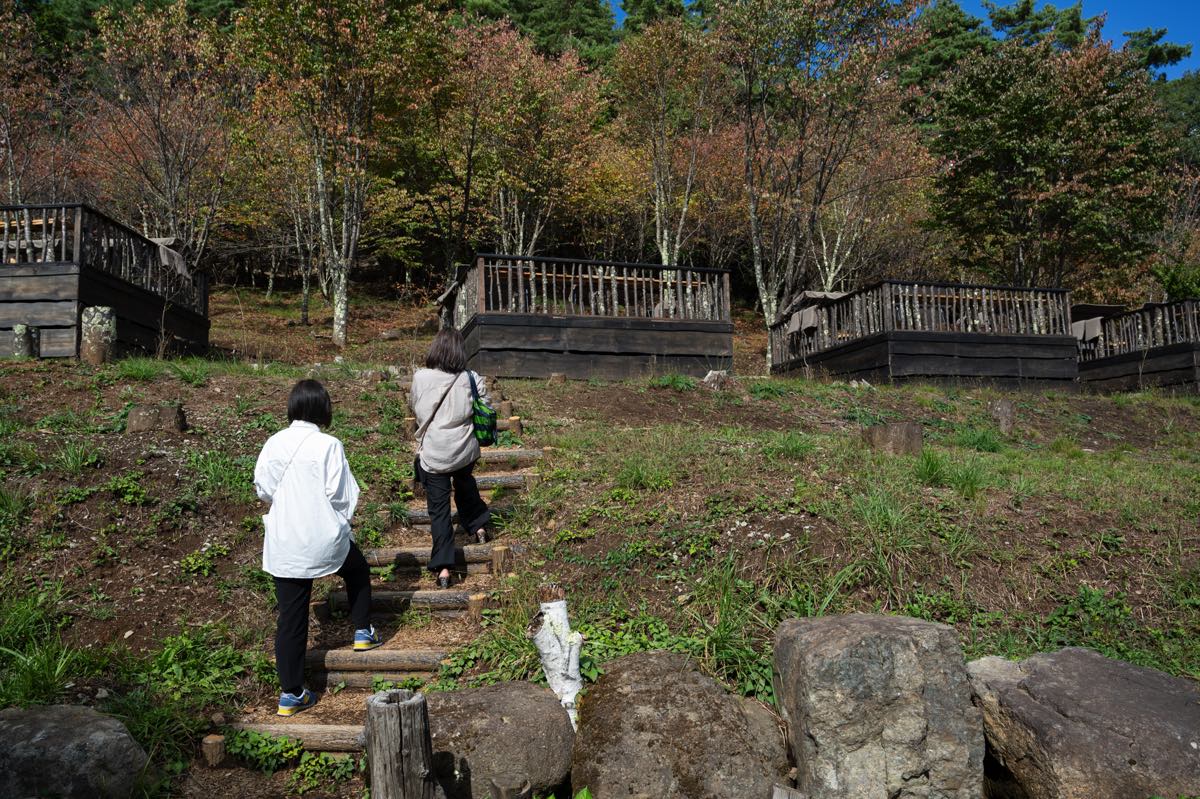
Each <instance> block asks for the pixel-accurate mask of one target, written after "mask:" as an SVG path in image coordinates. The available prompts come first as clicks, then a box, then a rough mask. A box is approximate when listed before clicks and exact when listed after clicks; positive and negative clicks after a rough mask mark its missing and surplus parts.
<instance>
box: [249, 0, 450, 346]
mask: <svg viewBox="0 0 1200 799" xmlns="http://www.w3.org/2000/svg"><path fill="white" fill-rule="evenodd" d="M438 29H439V28H438V25H437V24H436V20H435V19H434V17H433V15H432V14H431V13H430V12H429V11H428V9H427V8H426V7H425V6H424V5H422V4H420V3H393V2H386V0H321V1H320V2H318V1H317V0H298V2H292V3H275V2H270V1H269V0H256V2H253V3H251V4H250V7H249V8H248V10H247V12H246V14H245V15H244V16H243V18H242V20H241V41H242V43H243V46H244V48H245V51H246V53H247V54H248V55H249V56H250V57H251V59H252V60H251V63H252V65H253V66H254V68H256V69H257V70H258V71H259V73H260V74H261V75H262V79H263V82H262V85H261V86H260V90H261V91H264V92H272V93H275V94H276V95H277V96H278V97H279V98H280V100H281V102H283V103H284V104H285V105H286V107H287V108H288V109H289V111H290V113H291V115H292V116H293V118H294V119H295V121H296V123H297V125H298V126H299V129H300V132H301V137H302V140H303V146H304V148H305V155H306V158H307V161H308V169H307V179H308V181H309V182H310V187H311V192H312V197H313V201H314V206H315V209H316V212H317V220H316V221H317V242H318V247H319V258H320V262H321V265H322V269H323V273H324V276H325V279H326V280H327V283H328V286H329V292H330V298H331V301H332V305H333V340H334V342H335V343H337V344H339V345H344V344H345V343H346V341H347V320H348V318H349V280H350V275H351V273H352V271H353V270H354V266H355V264H356V262H357V261H358V258H359V251H358V245H359V240H360V238H361V236H362V233H363V225H364V216H365V211H366V208H367V197H368V193H369V191H370V189H371V187H372V183H373V177H372V172H371V167H372V164H373V159H377V158H379V157H380V155H381V153H380V149H381V146H382V142H383V140H384V137H383V135H382V128H383V127H384V126H385V125H392V124H402V120H403V119H404V117H405V116H406V115H407V114H408V113H409V112H410V110H411V109H412V108H413V107H415V106H416V105H417V104H418V103H419V102H421V101H422V97H423V92H424V91H425V90H426V88H427V75H428V69H429V60H428V58H427V57H426V54H427V53H428V52H429V49H430V46H431V45H430V38H431V37H433V36H435V35H436V32H437V31H438Z"/></svg>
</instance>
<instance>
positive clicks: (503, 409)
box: [499, 400, 513, 419]
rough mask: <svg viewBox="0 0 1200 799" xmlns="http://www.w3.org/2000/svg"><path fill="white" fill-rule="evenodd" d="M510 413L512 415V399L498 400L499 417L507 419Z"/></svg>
mask: <svg viewBox="0 0 1200 799" xmlns="http://www.w3.org/2000/svg"><path fill="white" fill-rule="evenodd" d="M512 415H513V404H512V400H502V401H501V402H500V413H499V416H500V418H501V419H508V418H509V417H511V416H512Z"/></svg>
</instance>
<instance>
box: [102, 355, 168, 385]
mask: <svg viewBox="0 0 1200 799" xmlns="http://www.w3.org/2000/svg"><path fill="white" fill-rule="evenodd" d="M169 369H170V366H169V365H168V364H167V362H166V361H159V360H155V359H153V358H126V359H124V360H121V361H118V362H117V363H116V365H115V366H114V368H113V371H114V372H115V373H116V376H117V377H118V378H119V379H121V380H134V381H138V382H143V383H145V382H149V381H151V380H157V379H158V378H159V377H160V376H161V375H163V374H165V373H166V372H167V371H168V370H169Z"/></svg>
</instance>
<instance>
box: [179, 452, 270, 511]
mask: <svg viewBox="0 0 1200 799" xmlns="http://www.w3.org/2000/svg"><path fill="white" fill-rule="evenodd" d="M188 469H189V471H190V473H191V474H192V476H193V477H194V478H195V480H196V491H197V493H199V494H200V495H201V496H211V495H213V494H220V495H223V496H225V497H228V498H230V499H234V500H238V501H242V502H247V503H248V502H253V501H254V458H253V457H251V456H249V455H239V456H237V457H231V456H229V455H227V454H226V453H224V452H221V451H220V450H204V451H201V452H189V453H188Z"/></svg>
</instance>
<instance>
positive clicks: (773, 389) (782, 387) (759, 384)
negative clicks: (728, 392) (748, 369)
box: [746, 380, 795, 400]
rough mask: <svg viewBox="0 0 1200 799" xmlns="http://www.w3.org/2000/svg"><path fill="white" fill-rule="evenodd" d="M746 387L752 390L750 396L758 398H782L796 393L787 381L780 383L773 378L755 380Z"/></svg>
mask: <svg viewBox="0 0 1200 799" xmlns="http://www.w3.org/2000/svg"><path fill="white" fill-rule="evenodd" d="M746 388H747V390H748V391H749V392H750V396H752V397H754V398H755V399H756V400H771V399H781V398H783V397H786V396H788V395H790V394H793V393H795V392H793V391H792V388H791V386H789V385H787V384H786V383H778V382H775V381H773V380H755V381H753V382H751V383H750V384H749V385H747V387H746Z"/></svg>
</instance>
